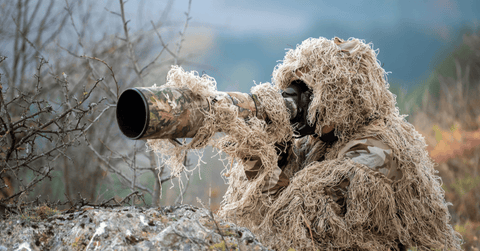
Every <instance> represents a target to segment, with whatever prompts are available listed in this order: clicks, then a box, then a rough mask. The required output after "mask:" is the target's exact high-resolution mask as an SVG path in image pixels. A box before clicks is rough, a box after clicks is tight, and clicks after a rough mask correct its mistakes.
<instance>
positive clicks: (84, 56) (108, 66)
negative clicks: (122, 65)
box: [80, 55, 120, 98]
mask: <svg viewBox="0 0 480 251" xmlns="http://www.w3.org/2000/svg"><path fill="white" fill-rule="evenodd" d="M80 57H81V58H88V59H93V60H96V61H99V62H102V63H103V64H104V65H105V66H107V68H108V69H109V70H110V72H111V73H112V77H113V81H115V86H116V87H117V98H118V92H119V90H120V88H119V87H118V81H117V79H116V78H115V73H114V72H113V69H112V67H111V66H110V65H108V64H107V62H105V61H103V60H101V59H99V58H96V57H90V56H87V55H83V56H80Z"/></svg>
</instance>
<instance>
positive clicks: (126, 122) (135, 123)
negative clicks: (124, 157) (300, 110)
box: [117, 87, 296, 139]
mask: <svg viewBox="0 0 480 251" xmlns="http://www.w3.org/2000/svg"><path fill="white" fill-rule="evenodd" d="M215 103H227V104H232V105H235V106H237V107H238V116H239V117H241V118H244V119H247V118H249V117H254V116H256V117H257V118H259V119H265V118H266V115H265V112H264V111H263V109H262V104H261V103H260V101H259V99H258V97H257V96H256V95H254V94H252V95H250V94H247V93H241V92H217V95H215V96H212V97H202V96H200V95H197V94H195V93H193V92H192V91H191V90H190V89H188V88H175V87H138V88H130V89H127V90H125V91H124V92H123V93H122V95H120V98H119V100H118V104H117V122H118V125H119V127H120V130H121V131H122V133H123V134H125V135H126V136H127V137H129V138H130V139H174V138H192V137H194V136H195V134H196V133H197V131H198V129H200V128H201V127H202V126H203V121H204V119H205V114H206V113H208V112H210V109H211V106H213V105H215ZM286 104H287V107H288V108H289V110H291V112H290V113H291V114H292V115H293V114H294V113H296V106H295V104H294V103H293V104H291V102H288V101H286Z"/></svg>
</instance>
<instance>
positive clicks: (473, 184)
mask: <svg viewBox="0 0 480 251" xmlns="http://www.w3.org/2000/svg"><path fill="white" fill-rule="evenodd" d="M464 44H465V47H466V48H467V53H466V54H465V55H464V56H463V57H455V56H453V57H451V58H450V59H449V60H451V61H453V63H454V64H452V65H453V67H454V69H453V70H454V72H455V74H454V76H446V74H445V72H436V73H435V74H436V77H437V78H438V82H437V84H438V85H439V87H440V88H439V89H440V91H439V93H438V95H439V96H435V95H430V94H429V93H428V92H426V93H425V95H424V98H423V102H422V106H421V109H420V110H419V111H417V112H416V113H415V114H414V115H413V120H412V123H413V124H414V125H415V127H416V128H417V129H418V130H419V131H421V132H422V134H423V135H424V136H425V138H426V141H427V144H428V145H429V149H428V150H429V152H430V155H431V157H432V158H433V159H434V160H435V161H436V162H437V163H438V166H437V170H438V171H439V175H440V176H441V177H442V180H443V182H444V184H443V188H444V189H445V191H446V200H447V201H449V202H451V203H452V204H453V205H452V206H450V207H449V209H450V213H451V215H452V224H453V225H454V226H455V230H456V231H458V232H459V233H461V234H462V235H463V238H464V240H465V244H464V245H463V247H464V248H465V249H466V250H479V248H480V186H479V184H480V109H479V107H480V99H479V96H480V36H478V35H465V36H464Z"/></svg>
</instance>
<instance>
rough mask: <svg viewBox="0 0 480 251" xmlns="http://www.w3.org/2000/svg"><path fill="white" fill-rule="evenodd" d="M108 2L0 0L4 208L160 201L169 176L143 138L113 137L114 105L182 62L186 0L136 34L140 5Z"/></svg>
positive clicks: (187, 18) (0, 139)
mask: <svg viewBox="0 0 480 251" xmlns="http://www.w3.org/2000/svg"><path fill="white" fill-rule="evenodd" d="M111 3H114V4H110V5H109V9H107V8H104V6H100V3H99V2H98V1H90V0H79V1H71V0H62V1H60V0H38V1H29V0H18V1H9V0H0V48H1V49H0V68H1V70H0V90H1V93H2V95H0V190H1V194H0V206H1V208H2V210H5V208H8V209H9V210H10V211H12V210H17V211H18V210H20V211H21V210H23V209H22V208H23V207H24V206H27V205H29V204H30V205H31V204H39V203H42V202H49V203H51V202H54V201H57V200H60V201H62V202H60V203H58V204H57V205H59V206H60V205H61V204H63V205H65V206H64V207H67V208H68V207H72V206H74V205H78V203H80V202H81V203H80V204H82V203H86V202H89V203H91V204H105V203H113V204H118V203H119V202H120V201H122V198H121V197H124V196H126V195H127V194H129V195H133V196H137V195H139V194H143V195H145V196H146V197H148V198H149V200H148V204H149V205H160V192H161V185H160V182H165V181H168V180H170V179H172V177H171V176H170V175H169V172H168V170H166V169H165V168H164V166H163V165H162V163H159V162H158V161H157V159H156V157H155V156H154V154H153V153H152V152H148V151H146V148H145V146H144V142H134V141H131V140H128V139H126V138H125V137H124V136H123V135H122V134H121V133H120V131H119V130H118V127H117V125H116V121H115V106H116V101H117V97H118V95H119V94H120V93H121V91H123V90H124V89H126V88H129V87H133V86H149V85H153V81H152V80H157V81H158V82H160V83H161V81H162V79H164V78H165V73H166V71H167V70H168V69H169V67H170V65H172V64H178V65H181V64H184V65H185V64H187V65H188V64H189V63H190V62H189V61H188V59H189V58H192V57H193V56H194V55H192V53H191V51H192V50H190V52H189V51H186V50H185V47H187V46H186V45H185V44H186V43H185V40H186V39H187V38H188V36H186V35H185V34H186V32H187V29H188V27H189V22H190V19H191V17H190V16H189V13H190V6H191V1H190V3H189V7H188V9H187V10H185V15H184V16H180V17H175V19H176V22H172V21H169V20H170V19H169V18H168V15H169V13H170V12H171V7H172V4H173V1H172V0H170V1H168V2H167V4H166V7H165V9H164V10H159V12H160V13H161V15H158V17H159V19H158V20H152V21H150V22H149V23H148V24H145V25H143V26H141V28H137V29H135V30H133V29H132V28H131V26H132V25H131V23H130V19H131V18H134V17H132V14H131V13H135V11H136V10H137V7H138V6H136V5H135V3H132V2H128V3H127V2H126V1H123V0H118V1H115V2H111ZM138 26H140V25H138V24H137V27H138ZM187 42H188V41H187ZM197 53H200V52H198V51H197ZM135 191H139V192H140V193H138V192H135ZM182 192H184V191H182ZM114 195H115V196H114ZM119 196H120V197H119ZM112 197H113V198H112ZM82 201H83V202H82ZM123 202H125V201H123ZM135 202H137V203H139V202H141V200H134V203H135Z"/></svg>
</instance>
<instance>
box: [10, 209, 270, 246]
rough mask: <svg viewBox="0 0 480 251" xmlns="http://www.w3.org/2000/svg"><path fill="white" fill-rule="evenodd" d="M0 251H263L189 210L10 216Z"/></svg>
mask: <svg viewBox="0 0 480 251" xmlns="http://www.w3.org/2000/svg"><path fill="white" fill-rule="evenodd" d="M3 250H268V249H267V248H266V247H264V246H263V245H262V244H261V243H260V242H259V241H258V240H257V239H256V238H255V236H254V235H253V234H252V233H251V232H250V230H248V229H246V228H243V227H239V226H236V225H235V224H233V223H229V222H225V221H222V220H219V219H217V218H215V216H214V215H213V214H212V213H211V212H210V211H208V210H206V209H203V208H197V207H194V206H190V205H181V206H169V207H164V208H149V209H146V208H138V207H121V208H92V207H82V208H80V209H78V210H75V211H74V212H64V213H58V212H53V213H50V214H40V215H29V216H25V215H17V216H11V217H9V218H7V219H4V220H2V221H1V222H0V251H3Z"/></svg>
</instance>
